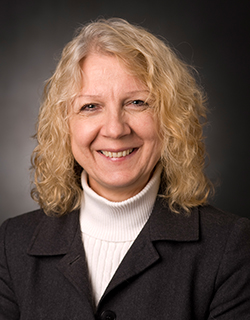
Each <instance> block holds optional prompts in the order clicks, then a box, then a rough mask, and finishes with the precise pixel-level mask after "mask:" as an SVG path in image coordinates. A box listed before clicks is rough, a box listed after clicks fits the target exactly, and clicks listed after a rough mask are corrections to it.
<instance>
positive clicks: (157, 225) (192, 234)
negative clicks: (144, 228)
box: [149, 196, 199, 241]
mask: <svg viewBox="0 0 250 320" xmlns="http://www.w3.org/2000/svg"><path fill="white" fill-rule="evenodd" d="M149 224H150V226H149V228H150V236H151V240H152V241H155V240H170V241H197V240H199V209H198V208H197V207H195V208H193V209H192V210H191V212H190V213H186V212H184V211H181V212H180V213H174V212H172V211H171V210H170V209H169V207H168V205H167V204H166V201H164V199H163V198H162V197H161V196H158V197H157V199H156V202H155V206H154V209H153V212H152V215H151V217H150V220H149Z"/></svg>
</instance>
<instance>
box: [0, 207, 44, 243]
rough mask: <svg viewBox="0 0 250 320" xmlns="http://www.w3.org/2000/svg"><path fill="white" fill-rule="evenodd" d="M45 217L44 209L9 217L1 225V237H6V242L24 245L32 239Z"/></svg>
mask: <svg viewBox="0 0 250 320" xmlns="http://www.w3.org/2000/svg"><path fill="white" fill-rule="evenodd" d="M44 218H46V215H45V213H44V211H43V210H42V209H37V210H34V211H31V212H28V213H24V214H21V215H19V216H16V217H14V218H9V219H7V220H6V221H4V222H3V224H2V225H1V227H0V235H1V238H4V241H5V242H6V243H9V242H10V243H16V245H17V246H18V244H20V245H24V243H28V242H29V241H30V239H31V238H32V236H33V233H34V230H35V229H36V228H37V226H38V225H39V224H40V222H41V221H42V220H43V219H44Z"/></svg>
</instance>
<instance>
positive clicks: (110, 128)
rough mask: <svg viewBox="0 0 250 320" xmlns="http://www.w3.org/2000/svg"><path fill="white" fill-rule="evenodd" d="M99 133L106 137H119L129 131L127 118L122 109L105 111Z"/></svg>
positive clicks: (127, 133)
mask: <svg viewBox="0 0 250 320" xmlns="http://www.w3.org/2000/svg"><path fill="white" fill-rule="evenodd" d="M101 133H102V134H103V135H104V136H105V137H108V138H112V139H119V138H122V137H124V136H126V135H129V134H130V133H131V128H130V126H129V123H128V118H127V116H126V115H125V114H124V112H123V111H122V110H114V109H112V110H109V111H106V112H105V119H104V123H103V125H102V129H101Z"/></svg>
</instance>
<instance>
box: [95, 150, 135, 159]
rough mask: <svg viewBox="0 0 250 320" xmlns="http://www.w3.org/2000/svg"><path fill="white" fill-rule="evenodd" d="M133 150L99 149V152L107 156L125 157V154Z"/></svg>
mask: <svg viewBox="0 0 250 320" xmlns="http://www.w3.org/2000/svg"><path fill="white" fill-rule="evenodd" d="M133 150H134V149H128V150H124V151H119V152H110V151H104V150H101V153H102V154H104V155H105V156H106V157H109V158H121V157H126V156H127V155H129V154H130V153H132V152H133Z"/></svg>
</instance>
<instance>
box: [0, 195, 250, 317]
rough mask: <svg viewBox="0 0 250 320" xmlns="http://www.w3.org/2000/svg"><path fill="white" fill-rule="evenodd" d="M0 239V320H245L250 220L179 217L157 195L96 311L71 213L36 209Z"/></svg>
mask: <svg viewBox="0 0 250 320" xmlns="http://www.w3.org/2000/svg"><path fill="white" fill-rule="evenodd" d="M0 235H1V240H0V319H1V320H14V319H15V320H17V319H21V320H40V319H44V320H50V319H51V320H64V319H65V320H66V319H68V320H80V319H83V320H94V319H103V320H105V319H106V320H112V319H117V320H203V319H204V320H205V319H219V320H231V319H236V320H243V319H244V320H247V319H248V320H249V319H250V221H249V220H248V219H246V218H240V217H236V216H234V215H230V214H225V213H223V212H221V211H219V210H217V209H215V208H213V207H211V206H205V207H199V208H195V209H193V210H192V212H191V215H190V216H186V215H184V214H182V213H181V214H174V213H172V212H171V211H170V210H169V209H168V208H167V207H166V206H164V205H163V203H162V200H160V199H157V201H156V204H155V207H154V210H153V212H152V215H151V217H150V219H149V221H148V222H147V224H146V225H145V227H144V228H143V230H142V231H141V233H140V235H139V236H138V238H137V239H136V240H135V242H134V244H133V245H132V247H131V248H130V250H129V252H128V253H127V255H126V256H125V258H124V260H123V261H122V263H121V265H120V266H119V268H118V270H117V272H116V273H115V275H114V277H113V279H112V280H111V282H110V284H109V285H108V287H107V289H106V291H105V293H104V295H103V297H102V298H101V301H100V302H99V304H98V306H97V308H94V307H93V303H92V299H91V290H90V286H89V280H88V271H87V267H86V261H85V254H84V249H83V245H82V240H81V232H80V227H79V212H78V211H75V212H72V213H69V214H67V215H65V216H63V217H61V218H51V217H47V216H46V215H45V214H44V213H43V211H42V210H37V211H34V212H31V213H28V214H25V215H22V216H18V217H16V218H14V219H10V220H8V221H6V222H5V223H4V224H3V225H2V227H1V231H0ZM100 272H101V271H100Z"/></svg>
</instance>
